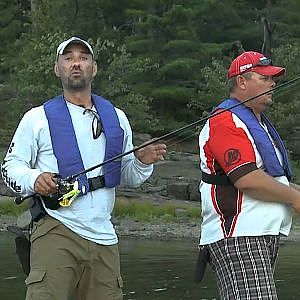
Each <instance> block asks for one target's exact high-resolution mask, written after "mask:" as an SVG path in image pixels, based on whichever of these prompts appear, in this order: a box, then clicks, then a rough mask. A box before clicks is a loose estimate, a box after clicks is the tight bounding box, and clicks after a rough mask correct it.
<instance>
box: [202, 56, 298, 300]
mask: <svg viewBox="0 0 300 300" xmlns="http://www.w3.org/2000/svg"><path fill="white" fill-rule="evenodd" d="M284 73H285V69H284V68H283V67H279V66H273V65H272V63H271V60H270V59H268V58H267V57H265V56H264V55H263V54H261V53H258V52H254V51H247V52H244V53H242V54H241V55H239V56H238V57H237V58H236V59H234V60H233V62H232V63H231V65H230V68H229V70H228V81H229V90H230V98H229V99H227V100H225V101H223V102H222V103H221V104H219V105H218V106H217V107H216V109H215V111H218V112H220V111H221V110H224V109H229V110H228V111H225V112H224V113H221V114H218V115H217V116H215V117H211V118H210V119H209V120H208V121H207V122H206V124H205V125H204V127H203V129H202V130H201V132H200V136H199V146H200V158H201V170H202V181H201V184H200V192H201V201H202V216H203V220H202V226H201V238H200V246H201V247H200V249H201V250H200V251H203V253H204V251H205V253H206V255H205V256H204V255H202V256H199V257H205V259H206V260H207V261H209V262H210V264H211V266H212V268H213V270H214V272H215V274H216V278H217V284H218V288H219V293H220V297H221V299H235V300H237V299H277V293H276V287H275V281H274V277H273V272H274V268H275V261H276V258H277V254H278V248H279V236H280V235H285V236H287V235H288V234H289V231H290V228H291V222H292V219H291V211H292V209H294V210H295V211H296V212H297V213H300V192H299V191H298V190H297V188H298V186H296V185H295V186H294V185H293V186H294V188H293V187H291V186H290V183H289V182H290V180H291V169H290V165H289V161H288V156H287V150H286V148H285V146H284V143H283V141H282V139H281V138H280V136H279V134H278V132H277V131H276V129H275V128H274V126H273V125H272V124H271V122H270V121H269V119H268V118H267V117H266V115H265V114H264V112H265V110H266V109H267V108H268V107H269V106H270V105H271V104H272V88H274V87H275V81H274V78H275V77H278V76H281V75H283V74H284ZM268 91H270V92H268ZM264 92H267V93H265V94H264V95H261V96H260V97H257V98H256V99H254V100H252V101H248V102H246V103H244V104H241V105H237V104H239V103H241V102H242V101H245V100H246V99H249V98H251V97H254V96H256V95H260V94H262V93H264ZM235 105H236V106H235ZM233 106H235V107H234V108H232V107H233Z"/></svg>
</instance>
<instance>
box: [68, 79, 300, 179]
mask: <svg viewBox="0 0 300 300" xmlns="http://www.w3.org/2000/svg"><path fill="white" fill-rule="evenodd" d="M299 79H300V76H299V77H296V78H294V79H291V80H289V81H286V82H284V83H282V84H280V85H278V86H276V87H274V88H272V89H270V90H268V91H265V92H263V93H260V94H258V95H256V96H253V97H251V98H248V99H246V100H244V101H241V102H239V103H237V104H234V105H232V106H231V107H228V108H226V109H223V110H220V111H217V112H214V113H212V114H210V115H208V116H206V117H203V118H201V119H199V120H196V121H194V122H192V123H190V124H187V125H185V126H183V127H180V128H178V129H175V130H173V131H171V132H169V133H166V134H164V135H162V136H160V137H157V138H154V139H151V140H150V141H148V142H146V143H144V144H142V145H140V146H138V147H134V148H133V149H132V150H129V151H127V152H124V153H121V154H119V155H116V156H114V157H112V158H110V159H107V160H105V161H103V162H102V163H99V164H97V165H95V166H93V167H90V168H88V169H86V170H83V171H81V172H78V173H76V174H74V175H70V176H68V177H66V178H65V180H66V181H68V182H70V181H72V180H73V179H75V178H77V177H78V176H80V175H83V174H85V173H88V172H90V171H93V170H95V169H97V168H100V167H102V166H104V165H106V164H108V163H110V162H112V161H115V160H117V159H120V158H122V157H123V156H126V155H128V154H131V153H133V152H135V151H137V150H140V149H142V148H144V147H146V146H149V145H151V144H154V143H156V142H158V141H161V140H164V139H166V138H169V137H171V136H173V135H175V134H177V133H179V132H181V131H183V130H185V129H188V128H190V127H193V126H195V125H197V124H199V123H202V122H205V121H207V120H208V119H210V118H211V117H215V116H217V115H220V114H222V113H224V112H226V111H228V110H230V109H233V108H235V107H237V106H239V105H242V104H244V103H246V102H249V101H251V100H254V99H256V98H259V97H261V96H263V95H266V94H268V93H272V92H274V91H277V90H278V89H280V88H283V87H285V86H289V85H292V84H293V83H295V82H296V81H298V80H299Z"/></svg>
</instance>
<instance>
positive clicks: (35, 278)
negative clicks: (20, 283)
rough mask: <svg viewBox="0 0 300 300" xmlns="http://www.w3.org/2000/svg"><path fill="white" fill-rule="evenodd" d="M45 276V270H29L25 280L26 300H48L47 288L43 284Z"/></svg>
mask: <svg viewBox="0 0 300 300" xmlns="http://www.w3.org/2000/svg"><path fill="white" fill-rule="evenodd" d="M45 276H46V271H45V270H30V273H29V275H28V277H27V278H26V279H25V284H26V287H27V292H26V300H33V299H43V300H46V299H50V298H49V293H48V288H47V286H46V285H45V283H44V278H45Z"/></svg>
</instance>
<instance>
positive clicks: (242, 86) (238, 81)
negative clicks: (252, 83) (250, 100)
mask: <svg viewBox="0 0 300 300" xmlns="http://www.w3.org/2000/svg"><path fill="white" fill-rule="evenodd" d="M246 82H247V80H246V78H245V77H244V76H242V75H238V76H237V78H236V84H237V86H238V87H239V88H240V89H241V90H245V89H246Z"/></svg>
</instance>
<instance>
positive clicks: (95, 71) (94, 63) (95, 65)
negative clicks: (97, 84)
mask: <svg viewBox="0 0 300 300" xmlns="http://www.w3.org/2000/svg"><path fill="white" fill-rule="evenodd" d="M97 72H98V65H97V62H96V61H94V62H93V78H94V77H95V76H96V75H97Z"/></svg>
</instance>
